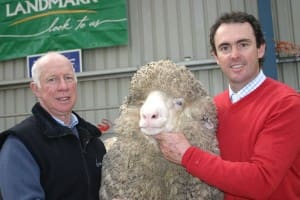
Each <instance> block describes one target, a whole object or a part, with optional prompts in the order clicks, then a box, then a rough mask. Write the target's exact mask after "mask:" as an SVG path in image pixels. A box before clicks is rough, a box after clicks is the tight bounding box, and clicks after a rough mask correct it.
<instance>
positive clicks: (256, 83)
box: [229, 70, 266, 103]
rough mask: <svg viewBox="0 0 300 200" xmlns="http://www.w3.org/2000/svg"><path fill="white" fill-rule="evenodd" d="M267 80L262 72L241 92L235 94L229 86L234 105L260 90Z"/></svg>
mask: <svg viewBox="0 0 300 200" xmlns="http://www.w3.org/2000/svg"><path fill="white" fill-rule="evenodd" d="M264 80H266V76H265V74H264V73H263V71H262V70H260V72H259V73H258V75H257V76H256V77H255V78H254V79H253V80H252V81H250V82H249V83H248V84H247V85H245V86H244V87H243V88H242V89H241V90H240V91H238V92H237V93H234V92H233V90H232V89H231V87H230V85H229V98H230V100H231V102H232V103H236V102H238V101H239V100H241V99H242V98H244V97H245V96H247V95H248V94H250V93H251V92H253V91H254V90H255V89H256V88H258V87H259V86H260V85H261V84H262V83H263V82H264Z"/></svg>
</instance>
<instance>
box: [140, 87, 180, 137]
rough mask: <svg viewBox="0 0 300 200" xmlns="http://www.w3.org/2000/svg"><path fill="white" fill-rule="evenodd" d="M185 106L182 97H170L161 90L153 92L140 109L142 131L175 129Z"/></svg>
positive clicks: (152, 132) (149, 133)
mask: <svg viewBox="0 0 300 200" xmlns="http://www.w3.org/2000/svg"><path fill="white" fill-rule="evenodd" d="M183 106H184V100H183V99H182V98H172V97H168V96H167V95H166V94H165V93H163V92H161V91H153V92H151V93H150V94H149V95H148V97H147V98H146V100H145V102H144V104H143V105H142V107H141V109H140V121H139V126H140V129H141V131H142V132H143V133H145V134H146V135H155V134H158V133H161V132H170V131H173V130H174V127H175V126H176V122H177V118H178V115H179V113H180V112H181V111H182V110H183Z"/></svg>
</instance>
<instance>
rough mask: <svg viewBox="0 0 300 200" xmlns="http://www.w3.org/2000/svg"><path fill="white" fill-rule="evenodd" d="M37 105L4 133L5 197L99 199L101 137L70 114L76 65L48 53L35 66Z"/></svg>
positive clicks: (0, 141) (0, 142)
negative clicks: (26, 116)
mask: <svg viewBox="0 0 300 200" xmlns="http://www.w3.org/2000/svg"><path fill="white" fill-rule="evenodd" d="M32 78H33V81H32V82H31V83H30V88H31V90H32V91H33V93H34V94H35V95H36V97H37V98H38V100H39V102H38V103H36V104H35V105H34V106H33V108H32V116H30V117H28V118H27V119H25V120H24V121H22V122H21V123H19V124H17V125H15V126H14V127H12V128H10V129H8V130H6V131H4V132H3V133H1V135H0V150H1V151H0V177H1V178H0V189H1V193H2V196H3V199H47V200H50V199H53V200H54V199H64V200H67V199H70V200H76V199H78V200H83V199H85V200H89V199H90V200H92V199H93V200H98V199H99V197H98V191H99V188H100V179H101V161H102V158H103V156H104V154H105V153H106V150H105V147H104V144H103V143H102V141H101V140H100V139H99V136H100V135H101V133H100V132H99V130H98V129H97V128H96V127H95V126H94V125H92V124H90V123H88V122H86V121H85V120H83V119H82V118H81V117H80V116H78V115H77V114H76V113H75V112H73V111H72V109H73V107H74V105H75V103H76V99H77V79H76V76H75V72H74V70H73V66H72V63H71V62H70V61H69V60H68V59H67V58H66V57H65V56H63V55H61V54H59V53H55V52H50V53H47V54H45V55H44V56H42V57H41V58H39V59H38V60H37V61H36V63H35V64H34V66H33V68H32Z"/></svg>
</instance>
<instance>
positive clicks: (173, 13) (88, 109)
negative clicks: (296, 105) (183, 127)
mask: <svg viewBox="0 0 300 200" xmlns="http://www.w3.org/2000/svg"><path fill="white" fill-rule="evenodd" d="M296 1H297V0H288V2H289V3H292V2H294V4H297V6H298V8H300V6H299V5H298V4H299V3H296ZM274 2H275V1H274ZM278 3H281V1H280V0H277V1H276V4H275V5H273V7H272V9H275V11H274V12H276V14H275V16H277V12H278V11H277V10H276V8H277V7H278V6H279V5H278ZM127 4H128V22H129V27H128V30H129V45H128V46H120V47H110V48H98V49H87V50H83V51H82V59H83V72H82V73H80V74H78V80H79V83H78V94H79V95H78V102H77V105H76V108H75V110H76V111H77V112H78V113H79V114H80V115H82V117H84V118H85V119H87V120H88V121H90V122H92V123H94V124H97V123H99V122H100V121H101V119H103V118H106V119H109V120H111V121H113V120H114V119H115V118H116V117H117V116H118V108H119V106H120V104H121V103H122V100H123V98H124V97H125V96H126V95H127V92H128V87H129V83H130V78H131V76H132V74H133V73H134V72H135V71H136V69H138V68H139V67H140V66H142V65H144V64H146V63H148V62H150V61H154V60H159V59H166V58H168V59H171V60H173V61H174V62H177V63H181V64H185V65H187V66H188V67H189V68H190V69H191V70H192V71H193V72H194V73H195V75H196V77H198V78H199V80H201V81H202V82H203V84H204V86H205V87H206V88H207V89H208V91H209V93H210V94H211V95H215V94H217V93H218V92H220V91H222V90H223V89H224V88H226V87H227V81H226V79H225V78H224V76H223V75H222V73H221V71H220V70H219V68H218V66H217V65H216V63H215V62H214V60H213V58H212V57H211V55H210V53H209V41H208V33H209V27H210V25H211V24H212V23H213V22H214V20H215V18H216V17H217V16H218V15H220V14H221V13H223V12H225V11H230V10H242V11H247V12H249V13H252V14H254V15H255V16H257V12H258V11H257V10H258V9H257V3H256V1H247V0H222V1H220V0H201V1H199V0H185V1H181V0H151V1H149V0H128V1H127ZM281 4H286V3H281ZM280 6H281V5H280ZM282 6H283V5H282ZM285 6H286V5H285ZM294 9H295V8H294ZM293 17H295V16H291V19H292V18H293ZM294 20H295V19H294ZM274 23H283V24H285V23H286V22H285V21H284V20H282V21H280V20H279V18H278V19H277V20H276V18H275V20H274ZM281 26H283V25H281ZM275 27H276V28H277V29H278V30H280V31H284V29H281V28H278V27H279V25H275ZM295 29H297V30H298V32H299V31H300V30H299V29H300V28H299V27H295ZM298 39H299V38H298ZM285 70H286V68H284V70H283V71H285ZM284 73H287V72H284ZM284 73H282V74H284ZM293 75H295V74H293ZM298 75H299V74H298ZM280 77H284V76H283V75H281V76H280ZM282 80H284V81H286V80H285V79H282ZM289 83H290V82H289ZM28 84H29V79H27V69H26V59H25V58H24V59H15V60H9V61H4V62H0V131H2V130H4V129H7V128H9V127H11V126H12V125H14V124H15V123H17V122H19V121H21V120H22V119H24V118H25V117H27V116H28V115H29V114H30V110H31V107H32V105H33V104H34V103H35V101H36V99H35V97H34V96H33V95H32V93H31V91H30V89H29V87H28ZM291 85H292V86H294V87H298V88H299V76H298V85H297V84H295V83H294V82H292V83H291Z"/></svg>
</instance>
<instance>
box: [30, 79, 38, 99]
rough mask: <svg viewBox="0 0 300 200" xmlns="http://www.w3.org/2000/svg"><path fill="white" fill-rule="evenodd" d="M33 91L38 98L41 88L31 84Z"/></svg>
mask: <svg viewBox="0 0 300 200" xmlns="http://www.w3.org/2000/svg"><path fill="white" fill-rule="evenodd" d="M29 86H30V89H31V91H32V92H33V93H34V94H35V96H37V97H38V94H39V87H38V85H37V84H36V83H35V82H30V84H29Z"/></svg>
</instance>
